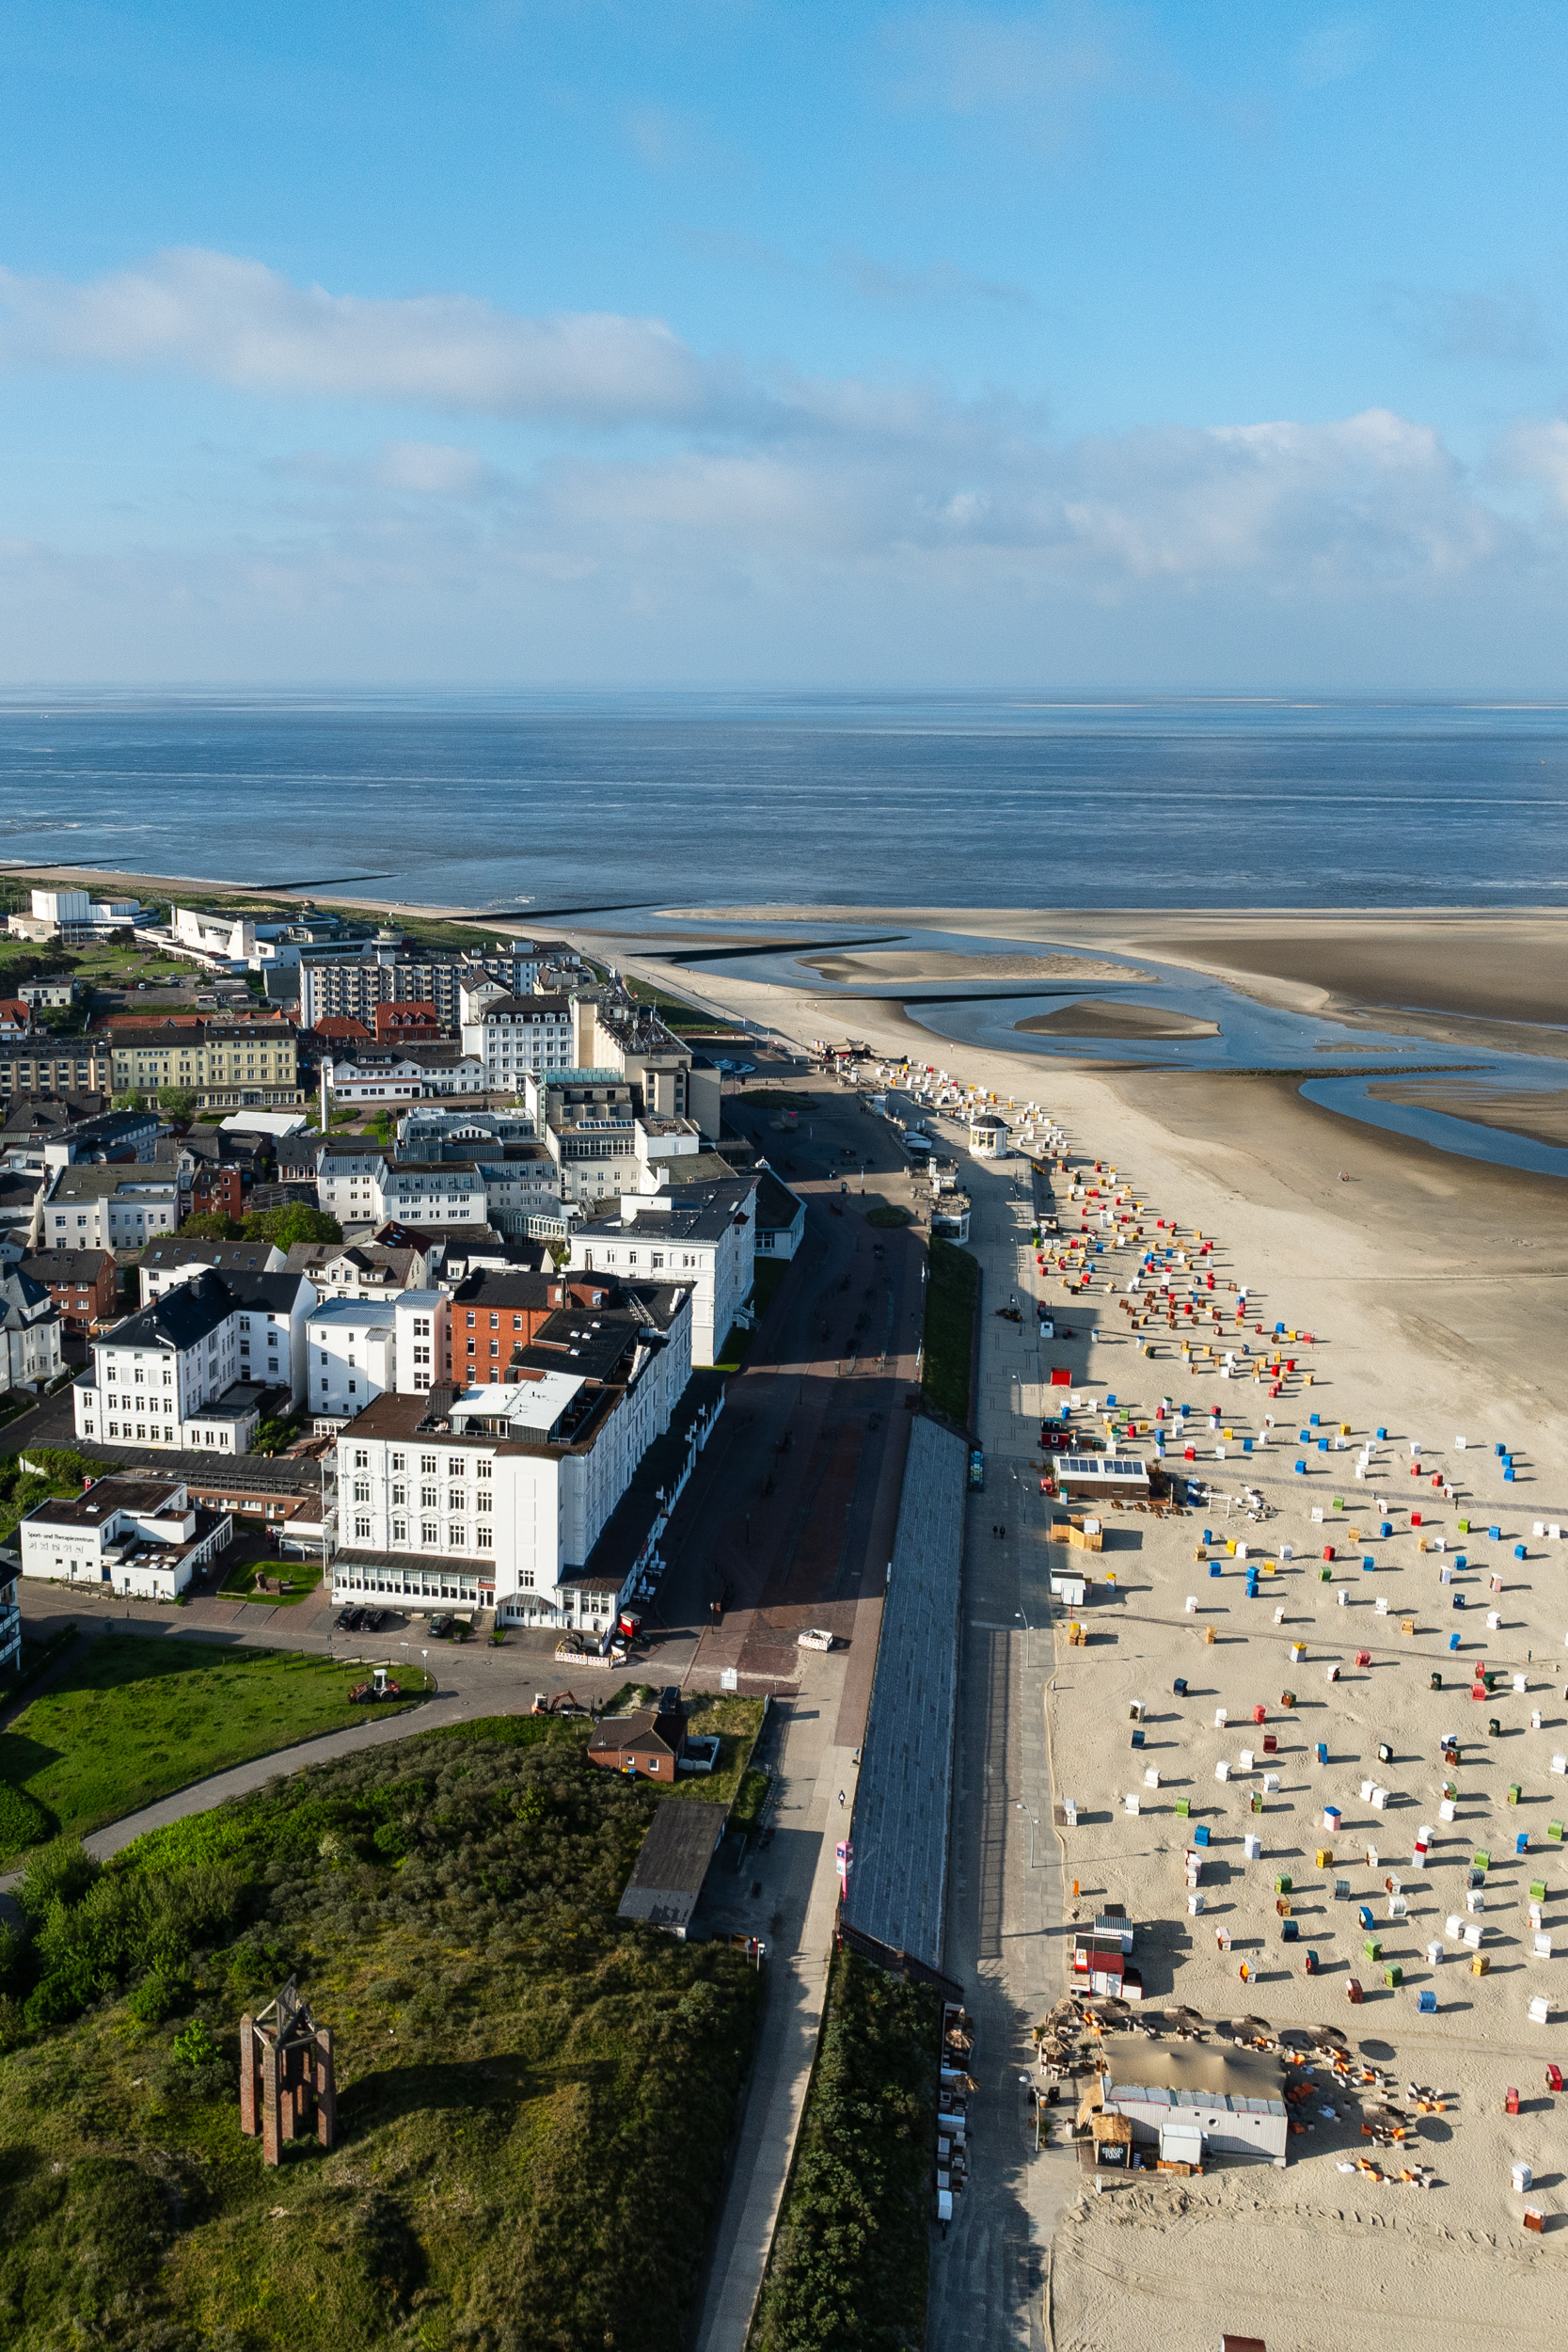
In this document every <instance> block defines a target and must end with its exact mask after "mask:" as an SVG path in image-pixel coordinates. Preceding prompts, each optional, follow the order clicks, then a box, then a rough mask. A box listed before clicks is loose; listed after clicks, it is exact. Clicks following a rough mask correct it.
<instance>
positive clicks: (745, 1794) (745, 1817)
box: [730, 1764, 773, 1830]
mask: <svg viewBox="0 0 1568 2352" xmlns="http://www.w3.org/2000/svg"><path fill="white" fill-rule="evenodd" d="M772 1786H773V1782H772V1777H771V1775H770V1774H769V1773H768V1772H764V1771H763V1769H762V1767H761V1765H760V1764H753V1765H752V1766H751V1768H750V1769H749V1770H748V1771H747V1772H743V1773H742V1774H741V1779H740V1786H739V1788H737V1789H736V1792H735V1803H734V1804H732V1805H731V1807H730V1827H731V1828H732V1829H748V1830H749V1829H755V1827H756V1825H757V1823H758V1822H759V1821H760V1820H761V1819H762V1816H763V1808H764V1807H765V1806H766V1804H767V1803H768V1790H769V1789H770V1788H772Z"/></svg>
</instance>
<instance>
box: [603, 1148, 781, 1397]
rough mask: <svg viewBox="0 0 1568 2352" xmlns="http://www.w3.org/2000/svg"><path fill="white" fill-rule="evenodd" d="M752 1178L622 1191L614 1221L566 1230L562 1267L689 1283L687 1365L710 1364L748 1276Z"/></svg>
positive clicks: (752, 1254) (751, 1276)
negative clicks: (567, 1250) (567, 1246)
mask: <svg viewBox="0 0 1568 2352" xmlns="http://www.w3.org/2000/svg"><path fill="white" fill-rule="evenodd" d="M755 1187H756V1179H755V1178H754V1177H752V1176H736V1177H732V1178H730V1179H729V1180H728V1181H723V1180H721V1181H718V1182H715V1183H711V1184H680V1185H672V1186H670V1187H669V1188H668V1189H666V1190H663V1191H660V1192H655V1193H625V1194H623V1195H622V1199H621V1214H620V1216H617V1217H605V1218H595V1219H594V1221H593V1222H592V1223H586V1222H585V1223H582V1224H579V1225H577V1226H574V1227H573V1229H572V1234H571V1250H572V1254H571V1258H570V1260H569V1261H568V1263H569V1264H570V1265H571V1266H572V1267H574V1268H577V1267H580V1268H582V1269H583V1270H584V1271H585V1272H588V1273H594V1274H609V1275H612V1276H615V1277H616V1278H617V1279H620V1280H621V1281H624V1282H681V1283H687V1282H689V1283H690V1285H691V1293H692V1297H691V1360H692V1362H693V1363H694V1364H714V1363H717V1362H718V1360H719V1351H720V1349H721V1347H722V1346H723V1343H724V1342H725V1341H726V1340H727V1339H728V1337H729V1335H730V1332H731V1330H732V1329H733V1327H734V1326H735V1323H736V1318H737V1317H738V1315H739V1312H740V1310H741V1308H742V1307H743V1306H744V1305H745V1303H746V1301H747V1299H748V1298H749V1297H750V1295H751V1292H752V1283H753V1282H754V1280H755V1279H756V1207H755V1202H754V1200H753V1199H752V1194H753V1192H754V1190H755Z"/></svg>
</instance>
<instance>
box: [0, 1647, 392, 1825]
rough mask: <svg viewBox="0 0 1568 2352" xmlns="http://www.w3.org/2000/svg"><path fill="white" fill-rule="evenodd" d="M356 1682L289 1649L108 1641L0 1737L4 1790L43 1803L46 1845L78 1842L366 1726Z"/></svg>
mask: <svg viewBox="0 0 1568 2352" xmlns="http://www.w3.org/2000/svg"><path fill="white" fill-rule="evenodd" d="M417 1671H418V1670H416V1672H417ZM359 1679H361V1677H360V1676H359V1674H358V1673H357V1672H356V1670H355V1669H354V1668H351V1667H347V1666H335V1665H334V1664H333V1663H332V1661H331V1660H330V1659H325V1658H305V1657H299V1656H296V1655H294V1654H293V1652H291V1651H287V1650H252V1649H231V1650H230V1649H218V1648H215V1647H214V1645H212V1644H211V1643H207V1642H182V1641H180V1640H178V1639H150V1638H149V1637H147V1636H146V1635H142V1634H135V1633H105V1634H103V1635H101V1636H100V1637H99V1639H98V1640H97V1641H95V1642H92V1643H90V1644H88V1645H86V1646H85V1647H84V1648H83V1650H82V1652H81V1655H80V1656H79V1657H78V1658H77V1659H76V1660H74V1661H73V1662H72V1663H71V1665H70V1666H69V1667H68V1668H67V1669H66V1671H65V1674H64V1675H63V1677H61V1679H60V1680H59V1681H57V1682H55V1683H54V1684H53V1685H52V1686H51V1687H50V1689H49V1690H47V1691H46V1692H43V1693H42V1695H41V1696H40V1697H39V1698H36V1699H35V1700H34V1701H33V1703H32V1705H31V1706H30V1707H28V1708H24V1709H23V1712H22V1713H21V1714H20V1715H19V1716H17V1718H16V1720H15V1721H14V1723H12V1724H11V1725H10V1727H9V1728H8V1730H6V1731H4V1732H0V1792H3V1791H4V1790H6V1789H12V1790H16V1791H18V1792H20V1794H21V1795H22V1797H24V1799H30V1800H31V1801H32V1803H33V1804H36V1805H37V1806H39V1807H40V1809H41V1811H42V1814H43V1816H44V1821H45V1827H44V1830H43V1834H44V1835H45V1836H49V1835H51V1834H53V1833H54V1832H55V1831H58V1832H59V1833H60V1834H61V1835H63V1836H71V1837H80V1836H85V1835H86V1833H87V1831H88V1830H92V1829H101V1828H102V1827H103V1824H104V1822H106V1821H116V1820H119V1819H120V1817H121V1815H123V1814H126V1813H135V1812H136V1811H137V1810H138V1809H139V1807H141V1806H142V1805H144V1804H155V1803H156V1801H157V1799H158V1798H160V1797H166V1796H167V1795H168V1794H169V1793H170V1791H171V1790H172V1789H175V1788H185V1787H186V1786H187V1784H188V1783H189V1782H191V1781H193V1780H201V1779H204V1778H205V1777H206V1775H207V1774H208V1773H209V1772H222V1771H223V1770H224V1769H225V1767H226V1766H228V1765H230V1764H245V1763H248V1762H249V1760H250V1758H251V1757H252V1756H267V1755H270V1754H271V1752H272V1751H273V1750H274V1749H275V1748H286V1747H291V1746H292V1745H293V1743H294V1741H296V1740H309V1739H312V1738H314V1736H315V1735H316V1734H317V1733H318V1732H323V1731H341V1729H343V1728H344V1726H345V1725H347V1724H355V1723H362V1722H363V1721H364V1717H365V1711H366V1710H365V1709H363V1708H358V1707H351V1706H350V1705H349V1699H348V1694H349V1691H350V1688H351V1686H352V1685H353V1684H354V1683H355V1682H356V1681H358V1680H359ZM409 1704H412V1701H410V1702H409ZM384 1711H386V1710H385V1709H383V1708H376V1709H375V1712H376V1713H377V1714H380V1713H382V1712H384ZM6 1818H7V1817H6V1815H5V1813H4V1812H0V1834H3V1829H4V1822H5V1820H6ZM35 1834H36V1833H35Z"/></svg>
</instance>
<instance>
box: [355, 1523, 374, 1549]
mask: <svg viewBox="0 0 1568 2352" xmlns="http://www.w3.org/2000/svg"><path fill="white" fill-rule="evenodd" d="M354 1534H355V1540H356V1542H357V1543H361V1544H368V1543H369V1542H370V1539H371V1523H370V1521H369V1519H356V1520H355V1522H354Z"/></svg>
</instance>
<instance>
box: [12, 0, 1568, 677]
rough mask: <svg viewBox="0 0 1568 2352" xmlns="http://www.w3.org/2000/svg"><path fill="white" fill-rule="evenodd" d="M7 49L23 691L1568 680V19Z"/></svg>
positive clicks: (307, 30) (278, 23)
mask: <svg viewBox="0 0 1568 2352" xmlns="http://www.w3.org/2000/svg"><path fill="white" fill-rule="evenodd" d="M0 37H3V48H0V58H3V66H0V436H3V446H4V449H5V453H6V464H5V468H4V472H3V475H0V481H3V484H4V491H3V498H4V508H3V511H0V646H3V647H4V651H3V653H0V675H4V676H6V677H7V678H8V679H10V680H12V681H22V680H34V679H54V680H61V681H66V680H116V681H119V680H131V681H147V682H154V681H162V680H169V681H192V682H199V681H203V680H212V681H219V680H222V681H228V680H256V681H267V680H277V681H294V680H306V681H309V680H318V679H331V680H367V681H388V682H406V683H432V684H441V683H451V684H453V685H462V684H467V683H476V684H477V683H486V684H488V683H499V684H506V683H516V684H531V683H546V682H555V681H573V682H580V683H585V684H614V683H620V682H628V683H629V682H646V681H650V680H651V681H657V680H661V679H662V680H667V681H668V682H670V683H681V684H691V683H698V684H702V683H710V684H713V685H719V686H722V685H728V684H751V683H768V682H770V681H771V682H778V683H795V682H801V683H826V684H846V685H848V684H854V683H857V682H862V681H867V682H879V683H910V684H921V683H932V684H936V683H942V684H964V683H974V684H987V683H999V682H1006V683H1020V682H1031V681H1033V682H1039V683H1042V684H1053V685H1064V684H1080V685H1085V686H1094V685H1104V686H1114V687H1118V688H1119V687H1129V686H1148V687H1150V688H1160V689H1168V688H1171V687H1178V688H1188V687H1190V688H1192V689H1194V690H1199V689H1204V688H1211V687H1219V688H1235V689H1239V690H1243V691H1253V690H1256V691H1268V690H1271V689H1274V688H1276V687H1282V686H1283V687H1289V686H1294V685H1311V686H1315V687H1339V688H1342V689H1344V690H1346V691H1354V690H1358V689H1361V688H1366V687H1375V686H1386V687H1394V688H1397V687H1402V686H1454V687H1466V686H1470V685H1481V684H1484V685H1503V684H1517V685H1518V686H1520V687H1521V688H1527V687H1528V688H1529V689H1532V690H1533V689H1541V690H1547V691H1555V690H1558V689H1561V688H1568V656H1565V653H1564V644H1565V642H1568V641H1565V639H1564V629H1563V623H1564V619H1565V617H1568V611H1565V607H1568V599H1565V596H1564V558H1565V553H1568V546H1565V524H1568V417H1565V409H1564V395H1565V392H1568V335H1565V332H1564V326H1563V319H1564V294H1565V291H1568V222H1565V218H1564V212H1563V206H1562V202H1561V196H1562V184H1563V176H1564V174H1563V165H1562V161H1561V148H1562V137H1561V129H1560V115H1561V94H1562V91H1563V89H1564V87H1568V73H1565V68H1568V11H1564V10H1563V9H1561V8H1560V7H1536V6H1509V5H1502V6H1496V7H1493V8H1489V9H1485V10H1481V9H1479V8H1476V7H1475V6H1474V5H1473V0H1472V4H1471V5H1465V6H1449V5H1445V0H1421V5H1418V6H1417V5H1410V6H1398V5H1389V6H1382V7H1371V8H1319V7H1315V6H1312V5H1310V4H1309V0H1303V4H1302V5H1299V6H1291V5H1277V6H1275V7H1271V8H1259V7H1258V6H1257V5H1256V0H1252V5H1244V6H1243V5H1229V4H1228V0H1212V4H1210V5H1201V6H1200V5H1196V4H1191V0H1189V4H1184V5H1177V0H1166V4H1165V5H1155V6H1148V7H1143V8H1095V7H1045V8H1015V9H1002V10H996V9H988V8H967V7H934V8H896V7H895V8H879V7H874V6H871V7H857V6H853V5H850V6H845V5H843V4H842V0H840V5H836V6H825V5H817V0H788V4H787V5H785V4H784V0H774V4H772V5H769V4H768V0H750V4H745V0H734V4H733V5H732V4H728V0H667V4H666V5H665V6H663V7H655V8H649V7H648V6H646V5H641V6H630V5H626V6H623V5H618V4H613V0H562V4H561V5H528V4H527V0H517V4H514V0H474V5H450V6H438V5H434V4H432V5H427V6H424V7H416V6H409V5H403V4H402V0H378V5H376V6H374V7H372V6H368V5H361V6H357V7H347V6H342V5H336V6H335V5H333V4H332V0H317V4H316V5H314V6H310V7H306V6H299V5H294V4H293V0H270V5H269V7H268V8H266V9H264V10H253V11H252V10H241V9H239V8H231V7H230V8H223V7H218V8H214V7H213V6H212V5H211V0H207V4H206V5H202V6H197V5H190V6H184V7H179V6H155V5H150V4H148V0H142V4H141V5H138V4H137V0H117V5H116V6H115V7H113V8H109V7H107V6H104V7H92V8H89V7H81V6H76V5H72V0H50V4H49V5H47V6H34V7H15V6H12V7H6V6H0Z"/></svg>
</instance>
